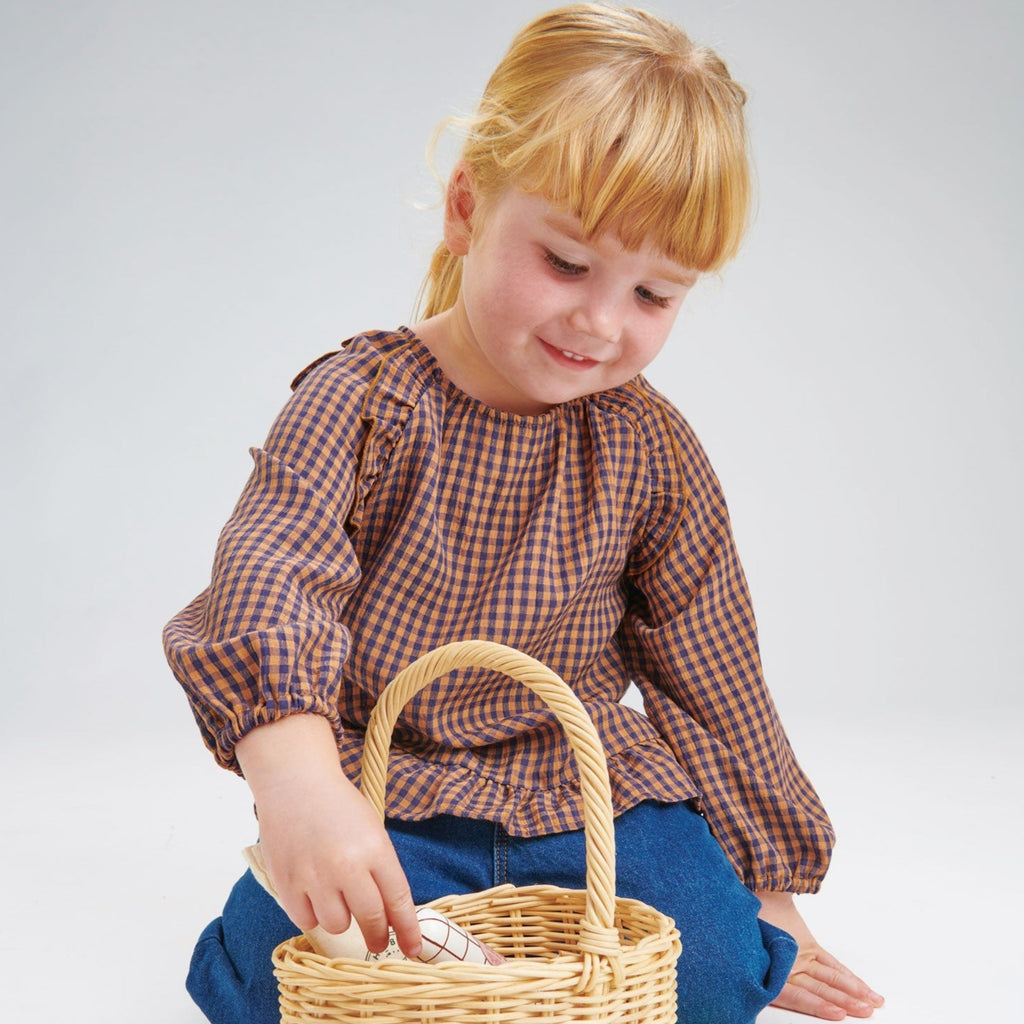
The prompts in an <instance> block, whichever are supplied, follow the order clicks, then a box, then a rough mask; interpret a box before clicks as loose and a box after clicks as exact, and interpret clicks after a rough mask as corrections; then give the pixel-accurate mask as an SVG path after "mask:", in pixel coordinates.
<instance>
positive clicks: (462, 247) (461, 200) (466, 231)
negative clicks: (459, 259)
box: [444, 160, 477, 256]
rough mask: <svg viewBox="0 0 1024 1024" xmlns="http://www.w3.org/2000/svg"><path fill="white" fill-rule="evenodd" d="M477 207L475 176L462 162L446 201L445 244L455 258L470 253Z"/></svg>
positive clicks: (454, 172)
mask: <svg viewBox="0 0 1024 1024" xmlns="http://www.w3.org/2000/svg"><path fill="white" fill-rule="evenodd" d="M476 205H477V196H476V186H475V184H474V182H473V176H472V174H471V173H470V170H469V168H468V167H467V166H466V165H465V163H463V162H462V161H461V160H460V161H459V162H458V163H457V164H456V165H455V169H454V170H453V171H452V176H451V178H450V179H449V181H448V190H447V191H446V193H445V199H444V242H445V245H447V246H448V251H449V252H451V253H452V254H453V255H455V256H465V255H466V253H467V252H469V240H470V238H471V237H472V235H473V212H474V211H475V210H476Z"/></svg>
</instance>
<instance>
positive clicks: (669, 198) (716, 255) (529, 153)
mask: <svg viewBox="0 0 1024 1024" xmlns="http://www.w3.org/2000/svg"><path fill="white" fill-rule="evenodd" d="M745 103H746V93H745V92H744V91H743V89H742V88H741V87H740V86H739V85H738V84H737V83H736V82H734V81H733V80H732V78H731V77H730V76H729V72H728V69H727V68H726V66H725V64H724V62H723V61H722V60H721V59H720V58H719V57H718V55H717V54H716V53H715V52H714V51H713V50H710V49H708V48H706V47H699V46H695V45H694V44H693V43H692V42H691V41H690V39H689V37H688V36H687V35H686V34H685V33H684V32H682V31H681V30H680V29H679V28H677V27H676V26H674V25H671V24H669V23H667V22H664V21H662V20H660V19H659V18H656V17H654V16H653V15H650V14H648V13H646V12H644V11H641V10H637V9H635V8H618V7H613V6H611V5H608V4H603V3H581V4H573V5H571V6H568V7H562V8H559V9H558V10H554V11H551V12H549V13H548V14H544V15H541V16H540V17H539V18H537V19H536V20H535V21H533V22H532V23H531V24H530V25H528V26H527V27H526V28H525V29H523V30H522V31H521V32H520V33H519V34H518V35H517V36H516V38H515V39H514V40H513V42H512V45H511V47H510V48H509V50H508V53H507V54H506V55H505V57H504V58H503V59H502V61H501V63H500V64H499V65H498V67H497V68H496V69H495V71H494V73H493V75H491V78H490V80H489V81H488V83H487V86H486V88H485V90H484V94H483V98H482V99H481V101H480V105H479V108H478V110H477V112H476V114H475V115H474V116H473V117H471V118H468V119H466V120H465V121H463V122H459V123H460V124H461V125H462V126H463V128H464V131H465V141H464V144H463V146H462V151H461V153H460V155H459V160H460V161H461V162H462V163H463V164H464V165H465V167H466V168H467V169H468V171H469V173H470V175H471V178H472V181H473V184H474V187H475V189H476V195H477V201H478V209H477V211H475V212H476V214H477V216H479V214H480V212H481V211H480V207H482V208H483V209H484V210H486V203H487V200H488V199H491V198H494V197H495V196H497V195H499V194H500V193H501V192H502V191H503V190H504V189H505V188H507V187H509V186H510V185H515V186H517V187H519V188H521V189H523V190H524V191H527V192H533V193H540V194H542V195H544V196H545V197H546V198H547V199H548V200H549V201H550V202H552V203H554V204H555V205H556V206H559V207H563V208H565V209H566V210H568V211H570V212H571V213H573V214H575V216H576V217H578V218H579V220H580V223H581V227H582V230H583V233H584V237H586V238H591V237H594V236H596V235H599V234H602V233H604V232H606V231H614V232H615V233H616V234H617V235H618V236H619V237H620V239H621V241H622V243H623V244H624V245H625V246H626V247H627V248H633V249H635V248H639V247H640V246H642V245H644V244H652V245H653V246H654V247H655V248H657V249H659V250H660V251H661V252H663V253H664V254H665V256H667V257H668V258H669V259H671V260H672V261H673V262H676V263H679V264H682V265H683V266H686V267H691V268H693V269H696V270H700V271H709V270H718V269H721V267H722V266H724V265H725V264H726V263H727V262H728V261H729V260H730V259H731V258H732V257H733V256H734V255H735V254H736V252H737V250H738V249H739V245H740V241H741V239H742V237H743V233H744V231H745V229H746V226H747V220H748V216H749V207H750V193H751V181H750V168H749V161H748V158H747V138H746V128H745V124H744V119H743V107H744V104H745ZM461 280H462V257H461V256H456V255H454V254H453V253H451V252H450V251H449V250H448V247H447V246H446V245H445V244H444V242H442V243H441V244H440V245H439V246H438V247H437V249H436V251H435V252H434V256H433V259H432V260H431V264H430V269H429V272H428V274H427V278H426V280H425V281H424V286H423V296H424V297H425V301H424V315H425V316H428V317H429V316H433V315H434V314H436V313H440V312H442V311H444V310H446V309H449V308H451V306H453V305H454V304H455V301H456V298H457V297H458V293H459V287H460V285H461Z"/></svg>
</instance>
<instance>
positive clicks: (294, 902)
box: [278, 890, 317, 932]
mask: <svg viewBox="0 0 1024 1024" xmlns="http://www.w3.org/2000/svg"><path fill="white" fill-rule="evenodd" d="M278 902H279V903H280V904H281V908H282V909H283V910H284V912H285V913H286V914H287V915H288V917H289V919H290V920H291V922H292V924H294V925H295V927H296V928H298V929H299V931H303V932H308V931H311V930H312V929H313V928H315V927H316V925H317V916H316V911H315V910H314V909H313V904H312V903H311V902H310V900H309V897H308V896H307V895H306V894H305V893H304V892H299V893H296V894H284V893H281V892H280V890H278Z"/></svg>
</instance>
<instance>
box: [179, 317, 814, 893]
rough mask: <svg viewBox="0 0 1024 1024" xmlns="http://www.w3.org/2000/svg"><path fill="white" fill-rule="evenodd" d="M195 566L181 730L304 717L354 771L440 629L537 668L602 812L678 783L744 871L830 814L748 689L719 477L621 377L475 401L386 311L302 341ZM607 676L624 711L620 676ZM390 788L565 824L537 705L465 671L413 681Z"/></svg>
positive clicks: (798, 861) (660, 794)
mask: <svg viewBox="0 0 1024 1024" xmlns="http://www.w3.org/2000/svg"><path fill="white" fill-rule="evenodd" d="M252 455H253V459H254V463H255V466H254V469H253V472H252V475H251V477H250V479H249V481H248V483H247V484H246V487H245V489H244V491H243V493H242V495H241V498H240V499H239V501H238V504H237V506H236V508H235V510H234V512H233V514H232V516H231V518H230V520H229V521H228V523H227V525H226V526H225V527H224V530H223V532H222V534H221V537H220V540H219V543H218V546H217V552H216V556H215V561H214V566H213V572H212V577H211V581H210V585H209V587H208V588H207V589H206V590H204V591H203V592H202V593H201V594H200V595H199V596H198V597H196V598H195V600H194V601H192V602H191V603H190V604H189V605H188V606H187V607H186V608H185V609H184V610H183V611H181V612H180V613H179V614H178V615H177V616H176V617H175V618H174V619H173V620H172V621H171V622H170V623H169V624H168V626H167V627H166V630H165V636H164V640H165V648H166V652H167V656H168V660H169V662H170V664H171V666H172V669H173V671H174V673H175V675H176V677H177V678H178V680H179V681H180V682H181V684H182V685H183V687H184V688H185V690H186V692H187V694H188V697H189V699H190V701H191V704H192V707H193V711H194V713H195V716H196V720H197V721H198V723H199V726H200V728H201V731H202V734H203V736H204V739H205V741H206V743H207V745H208V746H209V747H210V749H211V750H212V751H213V752H214V753H215V755H216V757H217V759H218V760H219V761H220V763H221V764H223V765H225V766H227V767H230V768H233V769H235V770H237V764H236V762H235V760H234V753H233V751H234V745H235V743H236V742H237V741H238V740H239V738H240V737H242V736H243V735H244V734H245V733H246V732H247V731H248V730H250V729H252V728H254V727H255V726H258V725H260V724H263V723H266V722H269V721H272V720H274V719H276V718H278V717H279V716H282V715H287V714H290V713H294V712H311V713H314V714H319V715H324V716H326V717H327V718H328V719H329V720H330V722H331V724H332V725H333V727H334V729H335V732H336V735H337V741H338V750H339V756H340V758H341V763H342V766H343V767H344V769H345V771H346V772H347V773H348V774H349V776H350V777H352V778H353V779H356V778H358V773H359V759H360V755H361V750H362V740H363V730H364V728H365V725H366V722H367V719H368V716H369V713H370V710H371V709H372V707H373V705H374V703H375V701H376V699H377V696H378V695H379V693H380V691H381V689H382V688H383V687H384V685H385V684H386V683H387V682H388V680H390V679H391V678H392V677H393V676H394V675H395V674H396V673H397V672H398V671H399V670H400V669H402V668H403V667H405V665H407V664H408V663H409V662H411V661H412V660H413V659H415V658H416V657H418V656H419V655H421V654H424V653H426V652H427V651H429V650H431V649H433V648H434V647H437V646H439V645H441V644H444V643H448V642H450V641H453V640H464V639H470V638H479V639H486V640H493V641H497V642H500V643H504V644H508V645H509V646H512V647H516V648H519V649H520V650H522V651H524V652H526V653H528V654H530V655H532V656H533V657H535V658H537V659H539V660H540V661H543V662H545V663H546V664H547V665H549V666H550V667H551V668H552V669H554V670H555V671H556V672H557V673H558V674H559V675H560V676H561V677H562V678H563V679H565V680H566V682H567V683H568V684H569V685H570V686H571V687H572V688H573V690H574V691H575V692H576V693H577V695H578V696H579V697H580V698H581V699H582V700H583V702H584V704H585V705H586V707H587V709H588V711H589V712H590V714H591V717H592V718H593V720H594V723H595V725H596V726H597V729H598V732H599V734H600V735H601V738H602V741H603V742H604V745H605V750H606V752H607V755H608V764H609V773H610V775H611V780H612V789H613V797H614V801H615V807H616V811H618V812H621V811H623V810H625V809H626V808H628V807H631V806H633V805H634V804H636V803H638V802H640V801H642V800H651V799H653V800H661V801H678V800H695V801H697V802H698V803H699V806H700V808H701V810H702V811H703V813H704V814H705V816H706V817H707V819H708V822H709V824H710V826H711V828H712V830H713V832H714V833H715V835H716V837H717V838H718V840H719V842H720V843H721V844H722V846H723V848H724V849H725V851H726V853H727V854H728V856H729V857H730V858H731V860H732V862H733V864H734V865H735V867H736V869H737V871H738V872H739V874H740V875H741V877H742V878H743V880H744V881H745V882H746V883H747V884H748V885H749V886H751V887H752V888H755V889H775V890H788V891H793V892H808V891H814V890H815V889H816V888H817V887H818V885H819V884H820V882H821V878H822V876H823V875H824V872H825V868H826V866H827V862H828V858H829V853H830V849H831V844H832V830H831V827H830V825H829V822H828V818H827V817H826V815H825V812H824V810H823V809H822V807H821V804H820V802H819V800H818V798H817V796H816V794H815V792H814V790H813V788H812V787H811V785H810V783H809V782H808V780H807V778H806V777H805V775H804V774H803V772H802V771H801V769H800V767H799V765H798V764H797V763H796V761H795V759H794V757H793V753H792V751H791V749H790V746H789V743H788V741H787V739H786V736H785V733H784V732H783V729H782V727H781V725H780V723H779V721H778V717H777V715H776V712H775V708H774V706H773V704H772V700H771V697H770V696H769V694H768V691H767V689H766V688H765V685H764V682H763V679H762V673H761V666H760V659H759V654H758V646H757V636H756V630H755V625H754V618H753V613H752V610H751V604H750V598H749V595H748V592H747V586H746V582H745V580H744V576H743V571H742V568H741V566H740V563H739V560H738V558H737V555H736V551H735V547H734V544H733V540H732V536H731V533H730V529H729V521H728V515H727V512H726V506H725V502H724V500H723V498H722V495H721V491H720V489H719V485H718V481H717V480H716V478H715V475H714V473H713V472H712V470H711V468H710V466H709V464H708V461H707V459H706V457H705V455H704V453H703V451H702V449H701V447H700V444H699V442H698V441H697V439H696V438H695V437H694V435H693V433H692V432H691V430H690V428H689V426H688V425H687V423H686V422H685V420H684V419H683V418H682V416H681V415H680V414H679V413H678V411H677V410H676V409H675V408H674V407H673V406H672V405H671V404H670V403H669V402H668V401H667V400H666V399H665V398H664V397H662V396H661V395H660V394H658V392H656V391H655V390H654V389H653V388H652V387H651V386H650V385H649V384H648V383H647V382H646V381H645V380H644V379H643V378H642V377H638V378H636V379H635V380H634V381H631V382H630V383H629V384H626V385H624V386H622V387H620V388H616V389H614V390H611V391H607V392H602V393H600V394H597V395H590V396H586V397H584V398H580V399H576V400H574V401H571V402H568V403H566V404H564V405H560V406H556V407H555V408H553V409H551V410H549V411H548V412H546V413H544V414H542V415H538V416H520V415H516V414H512V413H506V412H500V411H497V410H494V409H491V408H489V407H487V406H484V405H482V404H480V403H479V402H477V401H476V400H475V399H473V398H471V397H470V396H468V395H466V394H465V393H464V392H462V391H460V390H459V389H458V388H457V387H456V386H455V385H454V384H452V383H451V382H450V381H449V380H448V379H447V377H445V375H444V374H443V372H442V371H441V369H440V367H439V366H438V365H437V363H436V362H435V360H434V359H433V356H432V355H431V354H430V352H429V350H427V348H426V347H425V346H424V345H423V343H422V342H421V341H420V340H419V339H418V338H417V337H416V336H415V335H414V334H413V333H412V332H411V331H409V330H408V329H407V328H401V329H399V330H398V331H395V332H381V333H378V334H369V335H363V336H360V337H358V338H354V339H352V340H350V341H349V342H347V343H346V344H345V346H344V347H343V349H342V350H341V351H340V352H338V353H332V354H330V355H329V356H327V357H324V358H322V359H321V360H318V361H317V363H315V364H313V366H312V367H310V368H309V369H307V371H304V373H303V374H302V375H300V378H299V379H298V380H297V381H296V382H295V385H294V394H293V396H292V398H291V400H290V401H289V402H288V403H287V404H286V405H285V407H284V409H283V410H282V412H281V413H280V415H279V417H278V418H277V420H276V422H275V423H274V425H273V427H272V428H271V431H270V434H269V436H268V438H267V440H266V442H265V444H264V445H263V447H262V448H259V449H254V450H253V452H252ZM630 680H633V681H635V682H636V684H637V686H638V687H639V689H640V690H641V692H642V693H643V696H644V701H645V708H646V711H647V716H646V717H645V716H644V715H641V714H639V713H638V712H636V711H634V710H632V709H630V708H628V707H625V706H624V705H622V704H620V703H619V700H620V698H621V697H622V695H623V693H624V691H625V689H626V687H627V685H628V683H629V681H630ZM395 737H396V746H395V748H394V749H393V752H392V759H391V764H390V771H389V790H388V808H387V810H388V813H389V814H390V815H393V816H396V817H399V818H405V819H412V820H416V819H422V818H425V817H429V816H432V815H436V814H453V815H457V816H461V817H475V818H482V819H486V820H492V821H498V822H501V824H502V825H503V826H504V827H505V828H506V829H507V830H508V831H509V832H510V833H511V834H513V835H539V834H545V833H550V832H556V831H562V830H566V829H572V828H578V827H580V826H581V824H582V813H581V802H580V793H579V782H578V776H577V774H576V771H575V767H574V764H573V759H572V755H571V752H570V751H569V749H568V746H567V743H566V741H565V739H564V737H563V736H562V734H561V731H560V729H559V727H558V724H557V722H556V721H555V720H554V719H553V717H552V715H551V714H550V713H549V712H548V711H547V710H546V709H544V708H543V707H542V706H541V705H540V702H539V701H538V700H537V699H536V698H535V697H534V696H533V695H532V694H530V693H529V692H528V691H527V690H525V689H524V688H522V687H520V686H519V685H518V684H515V683H513V682H511V681H510V680H508V679H507V678H505V677H504V676H498V675H495V674H493V673H488V672H484V671H480V670H473V671H467V670H463V671H461V672H459V673H453V674H452V675H450V676H448V677H446V678H445V679H443V680H440V681H438V682H437V683H435V684H434V685H433V686H431V687H430V688H428V690H427V691H425V692H424V693H422V694H420V695H419V696H418V697H417V698H416V699H415V700H414V701H413V702H412V703H411V704H410V705H409V707H408V708H407V709H406V710H405V712H404V713H403V715H402V718H401V720H400V723H399V727H398V729H397V730H396V734H395Z"/></svg>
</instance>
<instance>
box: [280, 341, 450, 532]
mask: <svg viewBox="0 0 1024 1024" xmlns="http://www.w3.org/2000/svg"><path fill="white" fill-rule="evenodd" d="M439 372H440V371H439V369H438V368H437V366H436V364H435V362H434V359H433V356H432V355H431V354H430V352H429V350H428V349H427V348H426V347H425V346H424V345H423V344H422V343H421V342H420V341H419V340H418V339H417V338H416V336H415V335H414V334H413V333H412V332H411V331H409V330H408V328H399V330H397V331H377V332H371V333H366V334H359V335H355V336H354V337H352V338H349V339H348V340H347V341H345V342H343V343H342V345H341V347H340V349H335V350H333V351H331V352H326V353H324V355H322V356H320V357H319V358H317V359H315V360H313V362H312V363H310V364H309V365H308V366H306V367H305V368H304V369H303V370H302V371H301V372H300V373H298V374H297V375H296V377H295V379H294V380H293V381H292V390H293V391H295V392H296V396H295V399H296V400H297V401H298V402H299V407H300V408H302V409H305V408H306V407H307V406H308V407H309V409H310V410H312V413H313V415H312V416H307V419H308V420H315V421H316V423H317V424H322V423H327V424H330V425H331V426H330V427H329V428H328V430H329V431H330V432H331V433H335V432H337V431H341V432H342V433H344V434H345V435H346V436H345V437H343V438H342V437H335V438H331V439H328V438H327V437H324V436H316V435H318V434H319V433H320V432H319V430H318V428H317V426H315V425H314V424H312V423H309V424H307V427H308V428H309V429H307V430H304V431H303V436H304V437H305V438H306V440H307V442H313V443H314V445H315V446H316V447H318V448H319V449H320V460H318V461H321V460H322V461H333V460H332V459H331V458H330V456H331V453H332V452H334V451H335V449H337V450H338V451H339V452H340V451H341V450H342V449H348V450H350V451H352V454H353V455H354V457H355V462H356V467H357V468H356V480H355V487H354V491H353V496H352V502H351V505H350V507H349V510H348V514H347V516H346V519H345V525H346V530H347V531H348V532H349V533H350V534H351V533H354V532H355V531H356V530H358V529H359V525H360V522H361V520H362V515H363V508H364V506H365V502H366V498H367V496H368V495H369V493H370V491H371V490H372V488H373V485H374V482H375V481H376V480H377V478H378V477H379V476H380V474H381V472H382V471H383V470H384V468H385V466H386V465H387V463H388V459H389V458H390V456H391V453H392V452H393V451H394V448H395V446H396V444H397V443H398V442H399V440H400V439H401V437H402V434H403V433H404V431H405V429H406V426H407V425H408V422H409V416H410V413H411V412H412V410H413V409H415V408H416V405H417V404H418V402H419V401H420V399H421V398H422V396H423V393H424V391H425V390H426V389H427V388H428V387H430V386H431V384H433V383H434V382H436V381H437V379H438V375H439ZM309 430H312V434H311V433H310V432H309ZM318 475H319V476H323V477H324V479H323V480H322V481H319V482H321V483H328V482H329V480H328V477H329V475H330V470H329V469H328V470H323V469H322V471H321V473H320V474H318Z"/></svg>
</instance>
